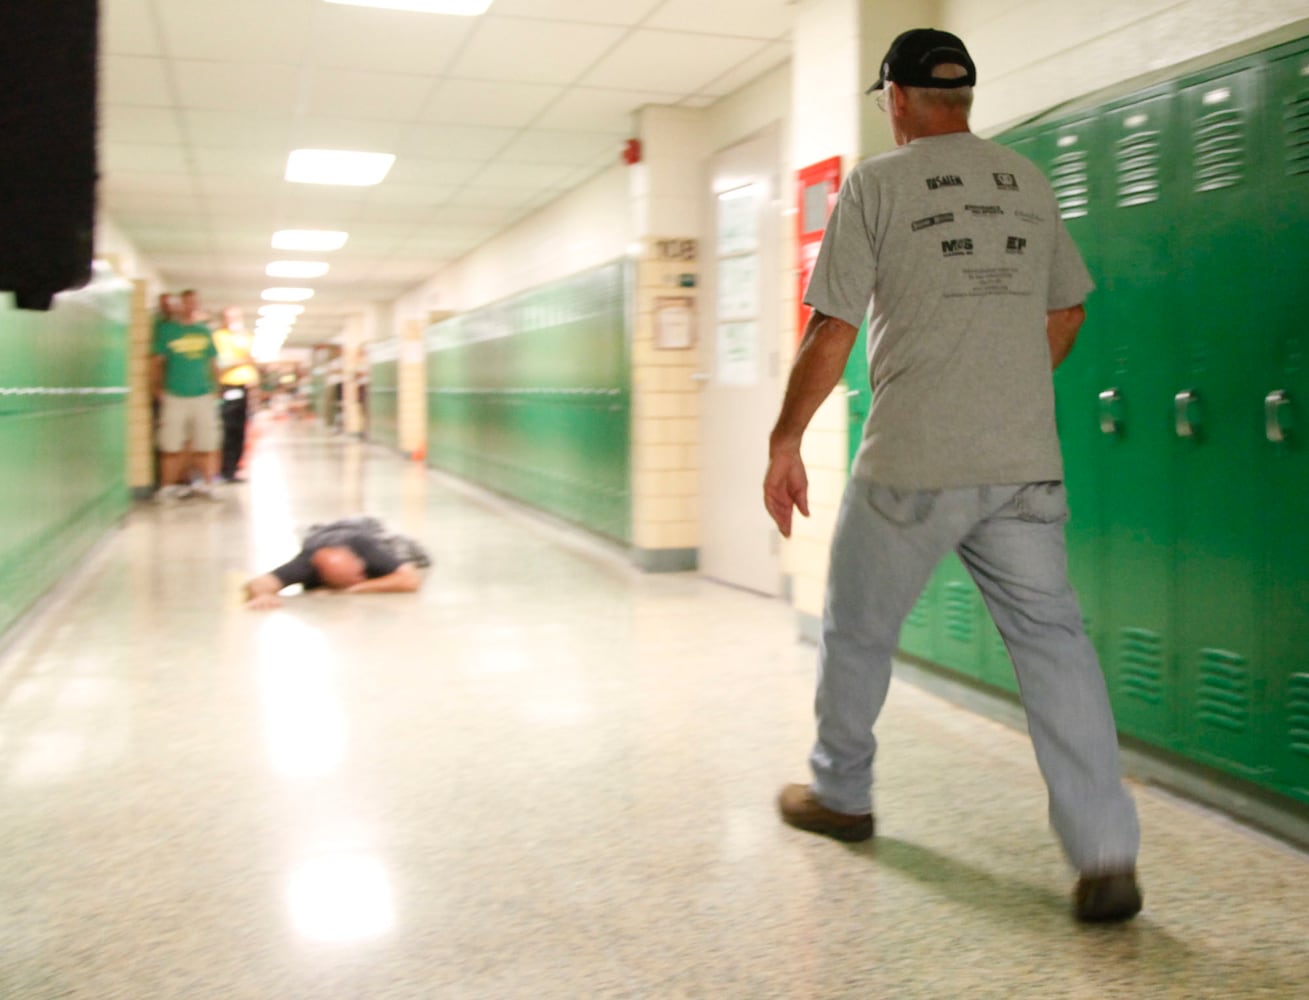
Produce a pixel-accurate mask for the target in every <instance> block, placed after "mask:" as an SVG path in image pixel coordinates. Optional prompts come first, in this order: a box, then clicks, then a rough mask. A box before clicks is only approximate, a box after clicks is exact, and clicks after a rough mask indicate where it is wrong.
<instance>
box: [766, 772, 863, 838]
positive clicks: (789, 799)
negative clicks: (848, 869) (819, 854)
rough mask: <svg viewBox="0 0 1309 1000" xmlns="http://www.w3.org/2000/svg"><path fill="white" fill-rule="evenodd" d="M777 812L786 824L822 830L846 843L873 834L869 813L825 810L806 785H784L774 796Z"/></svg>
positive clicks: (824, 834)
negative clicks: (775, 796)
mask: <svg viewBox="0 0 1309 1000" xmlns="http://www.w3.org/2000/svg"><path fill="white" fill-rule="evenodd" d="M777 811H778V812H780V813H781V814H782V822H784V823H786V824H787V825H788V826H793V827H795V828H796V829H797V830H806V831H808V832H809V833H821V834H822V835H823V836H824V837H832V838H833V839H835V840H841V841H844V842H845V843H847V844H854V843H858V842H859V841H861V840H867V839H868V838H870V837H871V836H872V835H873V814H872V813H855V814H851V813H841V812H837V811H836V810H835V809H828V808H827V806H825V805H823V804H822V803H821V802H819V801H818V798H817V796H815V795H814V793H813V792H812V791H811V790H810V788H809V786H808V785H786V786H784V787H783V788H782V791H781V794H779V795H778V796H777Z"/></svg>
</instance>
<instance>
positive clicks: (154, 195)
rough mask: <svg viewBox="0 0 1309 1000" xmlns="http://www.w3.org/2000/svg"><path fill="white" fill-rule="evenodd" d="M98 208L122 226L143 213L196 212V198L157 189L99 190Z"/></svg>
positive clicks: (181, 213)
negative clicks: (106, 191) (111, 191)
mask: <svg viewBox="0 0 1309 1000" xmlns="http://www.w3.org/2000/svg"><path fill="white" fill-rule="evenodd" d="M99 205H100V208H101V209H102V210H103V211H105V212H107V213H108V214H109V216H110V217H111V218H112V219H113V220H114V221H115V222H116V223H119V224H120V225H122V226H127V225H130V221H131V220H132V219H135V218H138V217H140V216H143V215H151V214H155V215H190V214H192V213H194V212H196V210H197V207H196V200H195V198H194V197H193V196H192V195H190V194H160V193H159V192H158V191H149V192H147V191H119V192H118V193H116V194H106V193H105V192H103V191H101V193H100V199H99Z"/></svg>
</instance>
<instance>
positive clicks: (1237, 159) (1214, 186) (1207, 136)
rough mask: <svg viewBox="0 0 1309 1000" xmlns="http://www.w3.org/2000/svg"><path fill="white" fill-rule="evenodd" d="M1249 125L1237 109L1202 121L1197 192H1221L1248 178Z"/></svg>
mask: <svg viewBox="0 0 1309 1000" xmlns="http://www.w3.org/2000/svg"><path fill="white" fill-rule="evenodd" d="M1245 160H1246V156H1245V122H1244V121H1243V120H1242V117H1241V113H1240V112H1239V111H1237V110H1236V109H1234V108H1223V109H1222V110H1219V111H1214V112H1212V113H1211V114H1207V115H1205V116H1204V117H1202V118H1201V119H1200V121H1199V122H1198V123H1197V124H1196V130H1195V190H1196V191H1198V192H1199V191H1218V190H1221V189H1222V188H1229V187H1232V186H1234V185H1236V184H1239V183H1241V181H1242V180H1244V179H1245V165H1246V164H1245Z"/></svg>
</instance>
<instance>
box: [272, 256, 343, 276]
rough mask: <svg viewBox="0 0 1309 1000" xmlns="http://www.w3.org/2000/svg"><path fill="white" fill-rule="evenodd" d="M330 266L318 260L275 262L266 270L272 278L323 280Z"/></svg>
mask: <svg viewBox="0 0 1309 1000" xmlns="http://www.w3.org/2000/svg"><path fill="white" fill-rule="evenodd" d="M327 269H328V265H327V264H324V263H322V262H321V261H316V260H275V261H273V262H272V263H271V264H269V265H268V267H267V268H266V269H265V270H264V273H265V274H267V275H268V276H269V277H270V278H321V277H322V276H323V275H325V274H326V273H327Z"/></svg>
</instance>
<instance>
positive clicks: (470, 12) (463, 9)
mask: <svg viewBox="0 0 1309 1000" xmlns="http://www.w3.org/2000/svg"><path fill="white" fill-rule="evenodd" d="M327 2H328V3H339V4H345V5H346V6H347V7H381V8H383V9H384V10H412V11H417V12H418V13H420V14H458V15H460V16H461V17H477V15H479V14H485V13H486V8H488V7H490V6H491V0H327Z"/></svg>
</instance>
